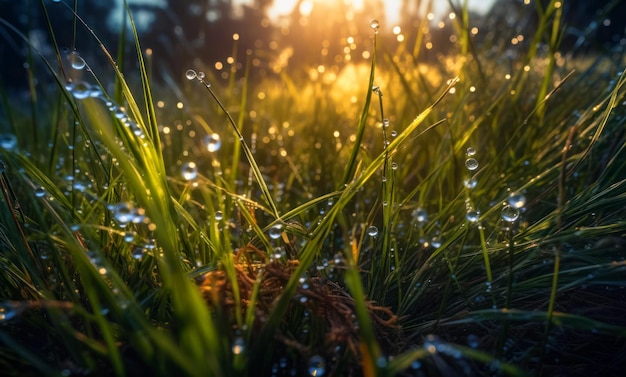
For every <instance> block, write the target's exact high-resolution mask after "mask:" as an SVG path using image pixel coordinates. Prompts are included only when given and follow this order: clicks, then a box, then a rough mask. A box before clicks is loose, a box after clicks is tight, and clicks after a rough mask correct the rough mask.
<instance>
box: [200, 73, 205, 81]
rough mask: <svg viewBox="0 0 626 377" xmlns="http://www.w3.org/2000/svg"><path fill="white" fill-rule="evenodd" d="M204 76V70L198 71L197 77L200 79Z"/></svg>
mask: <svg viewBox="0 0 626 377" xmlns="http://www.w3.org/2000/svg"><path fill="white" fill-rule="evenodd" d="M205 77H206V75H205V74H204V72H198V78H199V79H200V80H202V79H204V78H205Z"/></svg>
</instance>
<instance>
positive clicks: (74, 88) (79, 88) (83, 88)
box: [65, 81, 91, 99]
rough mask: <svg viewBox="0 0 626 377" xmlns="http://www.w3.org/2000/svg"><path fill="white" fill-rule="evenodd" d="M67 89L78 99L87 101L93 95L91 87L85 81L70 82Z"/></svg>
mask: <svg viewBox="0 0 626 377" xmlns="http://www.w3.org/2000/svg"><path fill="white" fill-rule="evenodd" d="M65 89H67V90H68V91H69V92H70V93H72V95H73V96H74V98H76V99H85V98H87V97H89V95H90V93H91V85H89V84H88V83H86V82H84V81H73V82H70V83H68V84H67V85H66V86H65Z"/></svg>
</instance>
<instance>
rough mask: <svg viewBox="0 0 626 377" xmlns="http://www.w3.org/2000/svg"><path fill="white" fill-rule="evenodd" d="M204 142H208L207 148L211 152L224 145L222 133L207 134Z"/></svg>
mask: <svg viewBox="0 0 626 377" xmlns="http://www.w3.org/2000/svg"><path fill="white" fill-rule="evenodd" d="M204 142H205V143H206V149H207V150H208V151H209V152H215V151H217V150H219V149H220V147H221V146H222V140H221V139H220V135H218V134H215V133H214V134H211V135H207V136H206V137H205V138H204Z"/></svg>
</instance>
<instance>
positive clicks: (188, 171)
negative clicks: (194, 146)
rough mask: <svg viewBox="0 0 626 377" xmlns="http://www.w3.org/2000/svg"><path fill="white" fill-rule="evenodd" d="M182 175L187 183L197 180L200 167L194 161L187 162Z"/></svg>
mask: <svg viewBox="0 0 626 377" xmlns="http://www.w3.org/2000/svg"><path fill="white" fill-rule="evenodd" d="M181 174H182V175H183V178H184V179H185V180H187V181H191V180H193V179H196V177H197V176H198V166H197V165H196V163H195V162H193V161H190V162H186V163H184V164H183V166H182V169H181Z"/></svg>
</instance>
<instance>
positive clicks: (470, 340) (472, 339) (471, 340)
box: [467, 334, 480, 348]
mask: <svg viewBox="0 0 626 377" xmlns="http://www.w3.org/2000/svg"><path fill="white" fill-rule="evenodd" d="M479 343H480V339H479V338H478V336H477V335H474V334H469V335H468V336H467V345H468V346H470V347H471V348H478V344H479Z"/></svg>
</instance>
